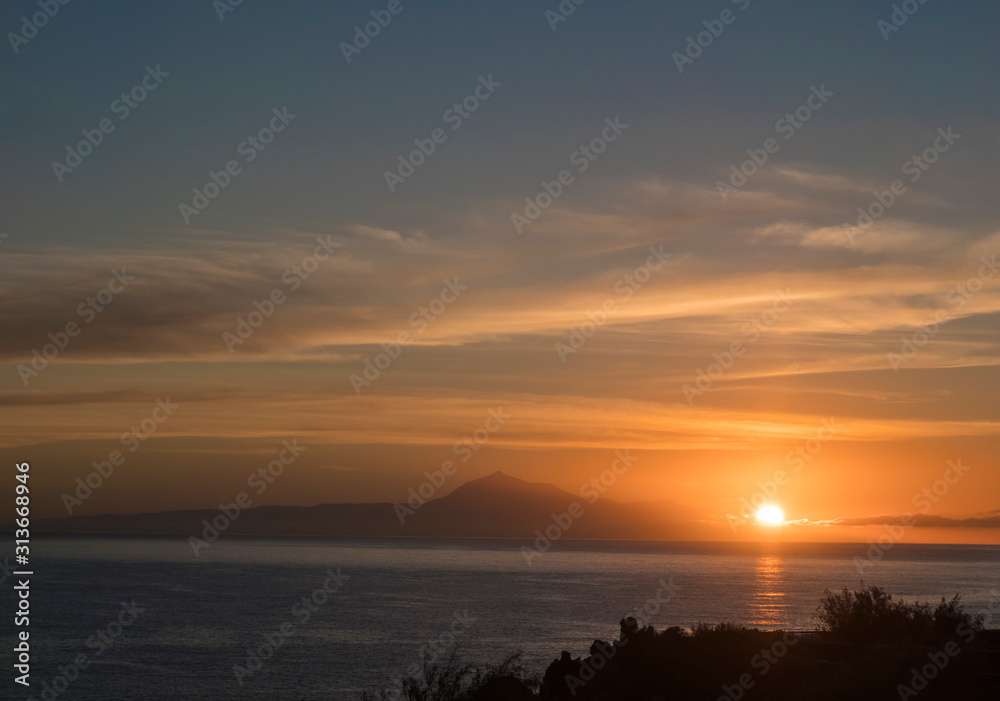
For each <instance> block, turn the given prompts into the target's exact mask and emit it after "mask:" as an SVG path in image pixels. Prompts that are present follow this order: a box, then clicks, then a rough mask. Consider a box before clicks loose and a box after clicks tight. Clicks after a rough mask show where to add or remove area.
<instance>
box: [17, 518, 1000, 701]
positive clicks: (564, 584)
mask: <svg viewBox="0 0 1000 701" xmlns="http://www.w3.org/2000/svg"><path fill="white" fill-rule="evenodd" d="M524 545H529V543H528V542H527V541H504V540H387V539H343V538H240V537H225V536H223V537H222V538H220V539H219V540H218V541H216V542H215V543H213V544H212V545H211V546H209V547H207V548H203V549H202V550H201V551H200V553H199V555H198V556H197V557H196V556H195V555H194V553H193V552H192V549H191V547H190V546H189V545H188V543H187V540H186V539H184V538H180V537H114V536H109V537H86V536H72V537H55V536H46V537H39V536H36V537H35V538H33V540H32V552H31V555H32V559H31V562H32V570H33V572H34V575H33V576H32V577H31V589H30V627H29V628H28V630H29V631H30V639H29V640H30V645H31V653H30V654H31V689H30V691H29V690H27V689H23V687H20V686H18V685H16V684H14V683H13V680H12V679H11V678H10V677H11V676H13V675H12V674H11V673H10V672H11V671H12V668H11V666H10V664H9V663H8V664H5V665H4V669H5V676H6V677H8V678H6V679H4V682H3V685H4V687H3V688H4V694H7V692H8V691H10V690H13V692H12V693H11V695H10V696H9V697H8V696H4V698H14V699H27V698H34V699H45V701H51V700H52V699H74V700H76V699H80V700H85V701H86V700H89V699H95V700H97V699H100V700H101V701H105V700H107V699H141V700H143V701H160V700H163V701H177V700H178V699H211V700H213V701H216V700H217V701H222V700H227V699H359V698H360V697H361V692H362V691H363V690H371V689H373V688H375V687H377V686H379V685H381V684H385V683H388V682H389V680H390V679H392V678H398V677H399V676H400V675H402V674H405V673H406V672H407V671H408V670H410V669H412V668H414V666H415V665H419V664H420V662H421V660H422V659H423V658H430V657H433V656H435V655H436V654H438V652H437V651H438V650H440V651H442V652H443V651H444V650H445V649H446V648H448V647H450V646H451V644H452V643H454V645H455V646H456V648H457V650H458V652H459V654H460V655H461V657H462V659H463V660H466V661H468V662H472V663H484V662H496V661H499V660H500V658H501V657H502V656H503V654H504V653H505V652H508V651H514V650H521V651H523V653H524V661H525V662H526V664H527V665H528V667H529V668H530V669H532V670H534V671H537V673H539V674H541V673H542V672H544V670H545V668H546V666H547V665H548V664H549V662H551V661H552V660H553V659H554V658H556V657H558V656H559V653H560V651H562V650H569V651H570V652H571V653H573V654H574V655H580V654H584V653H586V651H587V648H588V647H589V645H590V644H591V643H592V642H593V641H594V640H595V639H597V638H600V639H604V640H609V639H612V638H615V637H617V634H618V622H619V620H620V619H621V618H622V617H624V616H627V615H630V614H634V613H636V612H643V613H642V615H643V616H644V617H646V618H647V619H648V621H649V622H650V623H651V624H653V625H655V626H656V627H657V628H658V629H660V628H665V627H668V626H674V625H676V626H682V627H691V626H693V625H695V624H697V623H699V622H704V623H716V622H720V621H733V622H736V623H741V624H744V625H749V626H757V627H760V628H785V629H794V630H802V629H809V628H812V627H814V626H815V625H816V618H815V613H816V607H817V605H818V604H819V602H820V599H821V597H822V596H823V593H824V590H825V589H834V590H837V589H840V588H843V587H858V586H860V585H861V582H862V580H864V582H865V583H866V584H878V585H881V586H883V587H885V588H886V589H888V590H889V591H890V592H891V593H893V594H894V595H897V596H903V597H905V598H907V599H914V598H917V599H921V600H928V601H937V600H940V598H941V597H942V596H944V597H949V598H950V597H951V596H953V595H954V594H956V593H960V594H962V597H963V601H964V603H965V605H966V608H967V609H969V610H971V611H973V612H975V611H978V610H981V609H982V610H987V609H988V607H989V606H990V605H992V607H993V609H994V610H996V609H998V604H1000V576H998V575H1000V546H955V545H907V544H897V545H896V546H895V547H894V548H893V549H892V550H890V551H888V553H886V554H885V556H884V557H883V559H881V560H880V561H878V562H874V563H871V562H869V561H868V560H867V559H866V546H865V545H864V544H795V545H790V544H784V545H782V544H754V545H745V544H724V543H644V542H606V541H593V542H587V541H560V542H558V543H556V544H555V545H554V546H553V547H552V549H551V550H549V551H547V552H544V553H538V554H536V555H535V556H534V557H532V558H530V563H529V561H528V558H526V557H525V556H524V553H523V552H522V551H521V550H520V548H521V547H522V546H524ZM856 557H859V558H861V559H862V561H863V562H866V563H869V564H867V565H865V566H863V567H862V569H863V574H862V573H861V572H859V568H858V561H857V560H856V559H855V558H856ZM12 580H13V578H12V577H9V576H8V577H6V581H5V582H4V585H3V592H4V594H3V598H4V601H5V610H6V611H10V612H13V609H14V606H15V599H14V594H13V589H12ZM991 602H992V603H991ZM4 618H5V620H7V621H8V623H7V624H5V625H4V626H3V630H2V638H0V640H2V644H3V646H4V649H6V650H10V649H12V647H13V645H14V644H15V642H14V635H15V630H24V629H23V628H18V629H15V628H14V626H13V625H11V618H10V617H9V616H8V615H5V616H4ZM988 627H994V628H997V627H1000V610H997V613H996V614H995V615H993V617H992V620H989V621H988ZM250 651H254V652H250ZM269 652H270V654H268V653H269ZM7 657H8V659H11V654H10V653H8V655H7ZM81 663H85V664H81ZM70 677H72V680H70V679H69V678H70Z"/></svg>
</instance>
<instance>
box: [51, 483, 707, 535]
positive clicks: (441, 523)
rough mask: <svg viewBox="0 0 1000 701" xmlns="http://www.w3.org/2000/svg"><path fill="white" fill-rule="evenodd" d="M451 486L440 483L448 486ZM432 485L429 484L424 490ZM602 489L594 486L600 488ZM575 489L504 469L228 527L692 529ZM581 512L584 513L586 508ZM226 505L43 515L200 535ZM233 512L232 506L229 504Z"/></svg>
mask: <svg viewBox="0 0 1000 701" xmlns="http://www.w3.org/2000/svg"><path fill="white" fill-rule="evenodd" d="M446 486H447V485H442V487H446ZM425 491H427V490H425ZM595 494H596V493H595ZM588 497H589V498H583V497H581V496H579V495H575V494H571V493H569V492H566V491H564V490H562V489H559V488H558V487H556V486H554V485H551V484H542V483H533V482H527V481H525V480H522V479H518V478H516V477H511V476H510V475H507V474H505V473H503V472H494V473H493V474H491V475H488V476H486V477H482V478H479V479H475V480H471V481H469V482H466V483H465V484H463V485H461V486H459V487H457V488H456V489H454V491H452V492H451V493H449V494H447V495H444V496H441V497H437V498H433V497H432V498H429V499H426V500H424V499H423V498H421V497H420V496H419V494H418V492H417V490H416V489H414V490H413V491H411V493H410V495H409V497H407V500H406V501H401V502H399V503H398V504H389V503H379V504H319V505H317V506H258V507H251V508H249V509H245V510H242V511H240V512H239V513H238V515H237V517H236V518H235V519H231V518H229V517H226V518H223V519H221V520H220V523H226V522H228V525H227V526H226V528H225V529H222V530H223V532H224V533H225V534H240V535H325V536H382V537H385V536H410V537H414V536H419V537H478V538H534V537H535V536H536V531H542V532H544V531H545V529H546V528H547V527H548V526H550V525H551V524H552V523H553V518H554V516H556V517H559V518H560V519H561V520H562V522H563V523H566V520H565V518H564V516H563V515H564V514H567V513H570V508H571V506H572V505H574V504H575V505H576V506H575V507H573V508H574V509H575V511H576V513H578V514H581V515H580V516H579V517H578V518H573V519H572V524H571V525H570V526H569V527H568V528H566V529H565V531H564V532H563V534H562V537H565V538H585V539H641V540H659V539H676V538H683V537H685V536H688V535H691V532H690V525H691V519H692V514H690V513H689V512H688V511H687V510H685V509H683V508H681V507H680V506H678V505H677V504H673V503H671V502H666V501H661V502H642V503H632V504H626V503H621V502H617V501H612V500H610V499H605V498H600V499H597V500H596V501H595V502H594V503H590V500H591V499H593V498H594V497H593V496H591V495H589V494H588ZM581 512H582V513H581ZM221 513H222V511H221V510H220V509H204V510H194V511H165V512H160V513H144V514H127V515H126V514H104V515H99V516H71V517H69V518H63V519H41V520H39V521H37V522H36V524H35V529H36V530H37V532H42V533H136V534H177V535H199V534H200V533H202V531H203V529H204V528H205V525H206V524H205V523H203V522H204V521H208V522H209V523H212V522H213V521H214V520H216V519H217V517H219V516H220V514H221ZM230 513H233V511H232V510H230Z"/></svg>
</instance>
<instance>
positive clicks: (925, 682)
mask: <svg viewBox="0 0 1000 701" xmlns="http://www.w3.org/2000/svg"><path fill="white" fill-rule="evenodd" d="M819 618H820V621H821V623H822V626H823V630H822V631H820V632H807V633H795V632H785V631H762V630H758V629H755V628H746V627H744V626H741V625H737V624H735V623H720V624H717V625H704V624H699V625H696V626H695V627H694V628H693V629H691V630H685V629H681V628H678V627H672V628H667V629H666V630H662V631H659V632H658V631H656V630H655V629H654V628H653V627H652V626H645V627H643V626H640V624H639V623H638V621H636V619H634V618H625V619H622V620H621V621H620V622H619V627H620V633H619V636H618V639H617V640H612V641H610V642H605V641H603V640H595V641H594V642H593V644H591V645H590V647H589V649H588V654H587V655H585V656H583V657H573V656H572V655H571V654H570V653H569V652H565V651H564V652H563V653H562V655H561V656H560V657H559V658H558V659H555V660H554V661H553V662H552V663H551V664H550V665H549V666H548V668H547V669H546V670H545V674H544V676H542V677H541V679H538V678H533V677H531V676H530V675H529V674H528V673H527V672H526V671H525V669H524V667H523V665H522V664H521V657H520V655H516V654H515V655H508V656H507V657H506V658H505V659H504V660H503V661H502V662H501V663H500V664H498V665H496V666H494V667H489V668H486V669H485V670H481V671H477V670H475V669H473V668H472V667H470V666H468V665H462V664H460V663H459V662H458V660H457V658H456V657H455V656H454V655H452V656H450V657H449V658H448V659H446V660H445V661H443V662H440V663H437V664H431V665H425V667H424V670H423V675H422V677H421V678H420V679H407V680H405V683H404V687H403V690H402V692H401V693H397V694H391V693H389V692H386V691H383V692H382V693H381V695H380V696H375V697H366V698H369V699H372V698H377V699H382V700H383V701H388V700H389V699H394V700H401V701H529V699H536V700H537V701H668V700H669V701H675V700H676V701H718V699H724V700H725V699H728V700H729V701H733V700H734V699H739V700H740V701H773V700H774V699H794V700H795V701H843V699H851V701H883V700H885V699H900V698H902V699H911V698H913V697H914V696H917V694H919V697H918V699H917V701H954V699H962V701H998V700H1000V683H998V682H1000V679H998V677H997V672H998V671H1000V651H998V650H997V648H998V646H1000V631H983V630H982V621H981V620H980V619H978V618H977V617H975V616H972V615H970V614H968V613H966V612H965V610H964V609H963V608H962V604H961V601H960V599H959V597H958V596H955V597H954V598H952V599H951V600H950V601H949V600H945V599H942V600H941V602H940V604H938V605H937V606H936V607H932V606H931V605H929V604H924V603H920V602H913V603H908V602H906V601H904V600H902V599H900V600H896V599H894V598H893V597H892V596H890V595H889V594H888V593H887V592H886V591H884V590H883V589H881V588H879V587H875V586H869V587H864V588H862V589H860V590H858V591H850V590H846V589H845V590H844V591H842V592H840V593H836V594H834V593H831V592H829V591H827V592H826V596H825V598H824V599H823V600H822V602H821V604H820V606H819ZM873 643H875V644H873ZM927 670H930V671H927ZM536 690H537V691H536Z"/></svg>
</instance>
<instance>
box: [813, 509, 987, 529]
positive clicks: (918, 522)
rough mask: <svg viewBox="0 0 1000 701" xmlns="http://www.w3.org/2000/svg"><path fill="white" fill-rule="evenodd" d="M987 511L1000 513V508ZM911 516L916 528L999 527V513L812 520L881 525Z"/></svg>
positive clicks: (837, 523)
mask: <svg viewBox="0 0 1000 701" xmlns="http://www.w3.org/2000/svg"><path fill="white" fill-rule="evenodd" d="M989 513H1000V510H998V511H993V512H989ZM911 517H912V518H913V519H914V521H915V523H914V524H913V525H914V527H918V528H1000V515H997V516H972V517H969V518H949V517H947V516H935V515H933V514H927V515H917V516H912V515H908V516H906V517H904V516H867V517H863V518H839V519H833V520H831V521H820V522H814V523H815V524H822V525H832V526H882V525H887V526H889V525H897V526H898V525H899V524H900V523H901V522H902V519H903V518H911Z"/></svg>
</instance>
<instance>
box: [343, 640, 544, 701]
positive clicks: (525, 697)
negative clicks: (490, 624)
mask: <svg viewBox="0 0 1000 701" xmlns="http://www.w3.org/2000/svg"><path fill="white" fill-rule="evenodd" d="M537 687H538V677H537V676H532V675H530V674H529V673H528V671H527V669H526V668H525V667H524V665H523V664H522V662H521V653H520V652H513V653H509V654H508V655H507V656H506V657H504V659H503V660H502V661H501V662H500V663H499V664H496V665H492V666H490V667H487V668H486V669H477V668H475V667H473V666H472V665H468V664H462V663H461V662H460V661H459V659H458V655H457V654H456V653H455V651H454V650H452V651H451V652H450V653H449V655H448V657H447V658H445V659H444V660H443V661H440V662H437V661H435V662H426V663H424V665H423V674H422V676H421V677H420V678H416V677H410V676H408V677H406V678H404V679H403V682H402V688H401V689H381V690H379V691H377V692H375V693H374V694H372V693H365V694H364V696H363V698H364V699H365V700H366V701H374V700H375V699H378V700H379V701H529V700H530V699H534V698H536V697H535V693H534V690H535V689H536V688H537Z"/></svg>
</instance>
